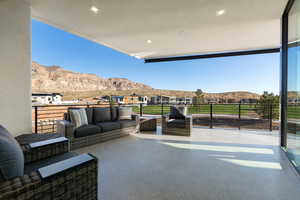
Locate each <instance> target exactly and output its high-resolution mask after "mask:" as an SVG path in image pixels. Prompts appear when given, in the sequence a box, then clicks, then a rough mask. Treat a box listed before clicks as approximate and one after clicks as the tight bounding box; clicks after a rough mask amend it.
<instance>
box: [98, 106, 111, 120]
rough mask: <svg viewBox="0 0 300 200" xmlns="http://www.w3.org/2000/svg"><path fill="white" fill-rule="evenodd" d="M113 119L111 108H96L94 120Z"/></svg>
mask: <svg viewBox="0 0 300 200" xmlns="http://www.w3.org/2000/svg"><path fill="white" fill-rule="evenodd" d="M107 121H111V113H110V108H94V122H95V123H98V122H107Z"/></svg>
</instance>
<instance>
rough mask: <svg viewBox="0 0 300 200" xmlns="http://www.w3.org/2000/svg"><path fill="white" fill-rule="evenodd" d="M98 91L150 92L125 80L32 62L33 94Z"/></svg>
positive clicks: (146, 86)
mask: <svg viewBox="0 0 300 200" xmlns="http://www.w3.org/2000/svg"><path fill="white" fill-rule="evenodd" d="M98 90H110V91H124V90H152V88H151V87H150V86H148V85H145V84H142V83H136V82H133V81H130V80H128V79H126V78H108V79H105V78H102V77H100V76H97V75H95V74H83V73H76V72H72V71H67V70H65V69H63V68H62V67H59V66H49V67H48V66H43V65H41V64H38V63H37V62H32V91H33V92H61V93H65V92H87V91H98Z"/></svg>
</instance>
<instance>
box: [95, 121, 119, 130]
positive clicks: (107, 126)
mask: <svg viewBox="0 0 300 200" xmlns="http://www.w3.org/2000/svg"><path fill="white" fill-rule="evenodd" d="M97 126H99V127H101V128H102V131H103V132H107V131H112V130H116V129H120V128H121V124H120V123H119V122H101V123H97Z"/></svg>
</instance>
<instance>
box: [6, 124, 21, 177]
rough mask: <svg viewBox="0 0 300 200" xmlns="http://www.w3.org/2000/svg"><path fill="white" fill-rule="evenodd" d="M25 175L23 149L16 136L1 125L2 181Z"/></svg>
mask: <svg viewBox="0 0 300 200" xmlns="http://www.w3.org/2000/svg"><path fill="white" fill-rule="evenodd" d="M23 175H24V155H23V151H22V149H21V147H20V145H19V143H18V142H17V141H16V140H15V138H14V137H13V136H12V135H11V134H10V133H9V132H8V131H7V130H6V129H5V128H4V127H3V126H1V125H0V181H4V180H8V179H11V178H14V177H18V176H23ZM1 179H3V180H1Z"/></svg>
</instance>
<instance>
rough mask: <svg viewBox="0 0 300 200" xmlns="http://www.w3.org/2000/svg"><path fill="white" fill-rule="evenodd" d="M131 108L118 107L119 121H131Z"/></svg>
mask: <svg viewBox="0 0 300 200" xmlns="http://www.w3.org/2000/svg"><path fill="white" fill-rule="evenodd" d="M131 115H132V107H119V120H123V119H131Z"/></svg>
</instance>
